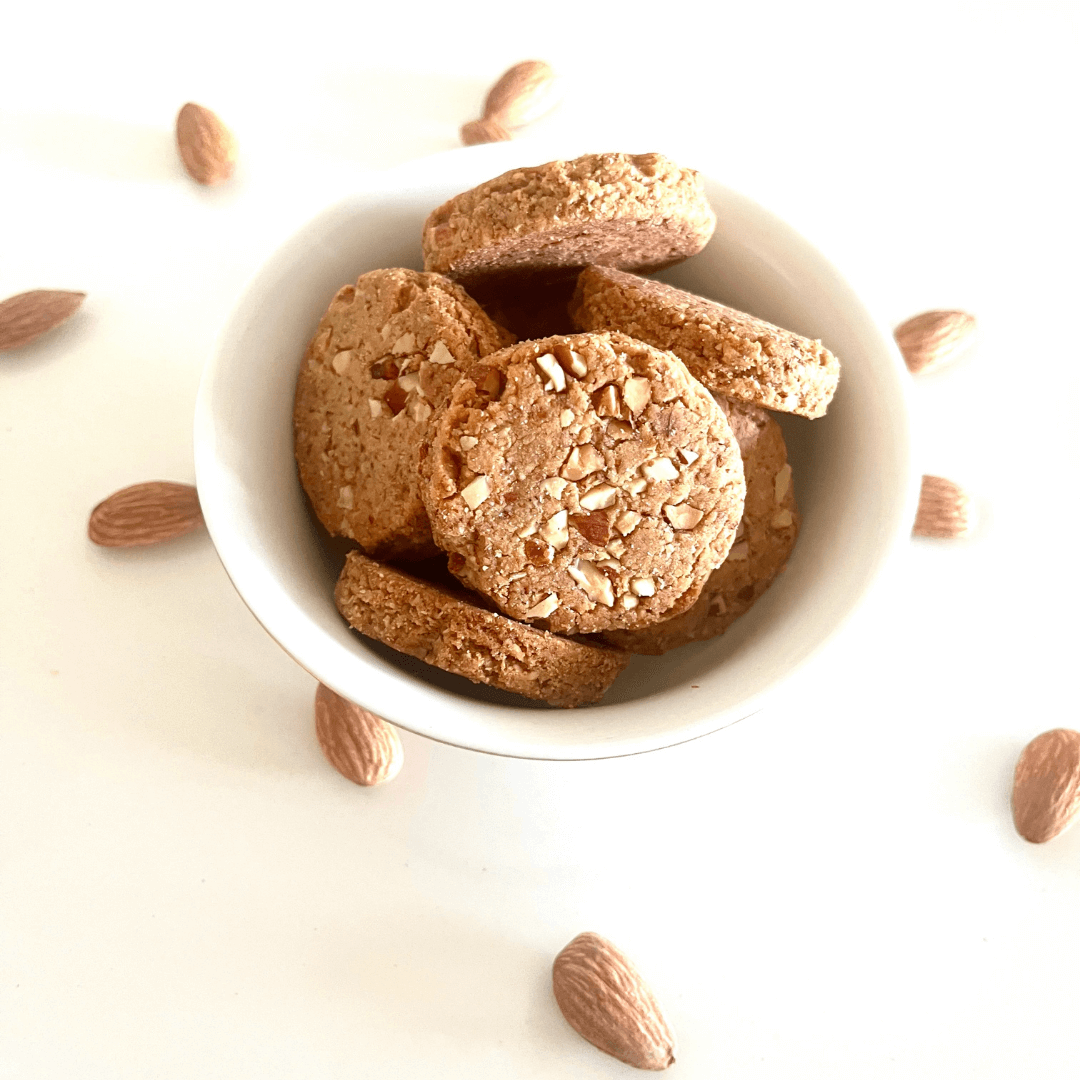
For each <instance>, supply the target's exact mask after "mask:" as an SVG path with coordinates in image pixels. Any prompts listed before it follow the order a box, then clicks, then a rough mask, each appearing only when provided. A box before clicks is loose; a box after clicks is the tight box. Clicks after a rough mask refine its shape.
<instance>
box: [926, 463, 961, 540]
mask: <svg viewBox="0 0 1080 1080" xmlns="http://www.w3.org/2000/svg"><path fill="white" fill-rule="evenodd" d="M912 532H913V533H914V534H915V535H916V536H931V537H934V538H936V539H938V540H956V539H958V538H960V537H963V536H967V535H968V533H969V532H971V500H970V499H969V498H968V495H967V492H965V491H964V489H963V488H961V487H960V485H959V484H954V483H953V482H952V481H951V480H946V479H944V478H943V477H941V476H924V477H923V478H922V488H921V489H920V491H919V509H918V511H917V512H916V514H915V526H914V528H913V529H912Z"/></svg>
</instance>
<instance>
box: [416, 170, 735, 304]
mask: <svg viewBox="0 0 1080 1080" xmlns="http://www.w3.org/2000/svg"><path fill="white" fill-rule="evenodd" d="M715 227H716V215H715V214H714V213H713V211H712V208H711V207H710V206H709V203H708V200H707V199H706V197H705V189H704V185H703V183H702V181H701V178H700V177H699V176H698V174H697V173H696V172H694V171H693V170H692V169H682V168H680V167H679V166H678V165H676V164H675V163H674V162H672V161H669V160H668V159H667V158H666V157H663V156H662V155H660V154H586V155H585V156H584V157H579V158H575V159H574V160H573V161H549V162H548V163H547V164H546V165H537V166H535V167H534V168H530V169H513V170H512V171H510V172H508V173H503V175H502V176H497V177H495V179H494V180H489V181H488V182H487V183H485V184H481V185H480V186H479V187H475V188H473V189H472V190H471V191H466V192H463V193H462V194H461V195H456V196H454V198H452V199H451V200H450V201H449V202H446V203H443V205H442V206H440V207H439V208H438V209H437V210H435V211H434V212H433V213H432V214H431V215H430V216H429V217H428V219H427V221H426V222H425V223H424V233H423V247H424V267H425V269H427V270H435V271H438V272H439V273H441V274H448V275H449V276H450V277H452V278H454V279H455V280H458V281H462V282H464V283H466V284H467V285H470V286H472V285H474V284H476V283H477V282H478V281H482V280H483V279H485V278H491V277H493V276H497V275H501V274H518V273H523V272H524V273H533V274H535V273H537V272H545V273H555V274H558V273H559V272H562V273H566V272H568V271H572V270H573V269H575V268H580V267H582V266H586V265H587V264H589V263H598V264H600V265H603V266H619V267H624V268H626V269H630V270H643V271H648V270H659V269H660V268H661V267H664V266H672V265H674V264H675V263H677V262H682V260H683V259H685V258H687V257H688V256H690V255H695V254H696V253H697V252H699V251H700V250H701V249H702V248H703V247H704V246H705V245H706V243H708V240H709V237H710V236H712V234H713V229H714V228H715Z"/></svg>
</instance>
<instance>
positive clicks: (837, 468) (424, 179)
mask: <svg viewBox="0 0 1080 1080" xmlns="http://www.w3.org/2000/svg"><path fill="white" fill-rule="evenodd" d="M558 156H566V157H570V156H574V155H573V154H566V153H562V154H560V152H559V151H558V150H556V151H555V152H554V153H548V154H547V155H545V154H544V152H543V149H538V148H537V147H536V146H535V145H530V144H528V143H500V144H494V145H489V146H483V147H472V148H469V149H462V150H455V151H451V152H448V153H445V154H440V155H438V156H436V157H433V158H427V159H425V160H422V161H416V162H413V163H410V164H409V165H408V166H405V167H401V168H398V169H395V170H393V171H390V172H387V173H385V174H383V175H382V176H380V177H378V178H376V179H375V180H373V181H372V182H370V183H369V184H368V185H367V188H366V190H364V191H362V192H359V193H357V194H356V195H353V196H351V197H349V198H347V199H345V200H343V201H342V202H339V203H338V204H337V205H335V206H332V207H331V208H330V209H328V210H326V211H325V212H324V213H322V214H320V215H319V216H318V217H317V218H315V219H314V220H313V221H311V222H310V223H309V224H307V225H305V226H304V227H303V228H302V229H301V230H300V231H299V232H298V233H297V234H296V235H295V236H294V237H293V238H292V239H291V240H289V241H288V242H287V243H286V244H284V245H283V246H282V247H281V248H280V249H279V250H278V251H276V252H275V253H274V254H273V255H272V256H271V257H270V259H269V260H268V261H267V263H266V265H265V266H264V267H263V268H262V270H261V271H260V272H259V273H258V274H256V276H255V277H254V278H253V280H252V281H251V282H250V283H249V285H248V286H247V288H246V289H245V291H244V294H243V296H242V297H241V298H240V301H239V303H238V304H237V306H236V309H235V311H234V312H233V314H232V317H231V318H230V320H229V322H228V324H227V326H226V327H225V329H224V330H223V332H222V334H221V337H220V339H219V341H218V343H217V346H216V349H215V351H214V354H213V356H212V357H211V359H210V361H209V363H208V365H207V367H206V371H205V373H204V375H203V379H202V385H201V387H200V390H199V397H198V403H197V406H196V414H195V471H196V476H197V482H198V488H199V497H200V499H201V500H202V508H203V513H204V514H205V516H206V523H207V526H208V528H209V530H210V535H211V537H212V538H213V541H214V544H215V546H216V547H217V551H218V554H219V555H220V557H221V561H222V563H223V564H224V566H225V569H226V571H227V572H228V574H229V577H230V578H231V579H232V581H233V584H234V585H235V586H236V589H237V591H238V592H239V593H240V595H241V597H242V598H243V599H244V601H245V602H246V603H247V605H248V607H249V608H250V609H251V611H252V612H253V613H254V615H255V617H256V618H257V619H258V620H259V622H261V623H262V625H263V626H264V627H265V628H266V630H267V631H268V632H269V633H270V634H271V635H272V636H273V637H274V638H275V639H276V640H277V641H278V642H279V643H280V644H281V646H282V647H283V648H284V649H285V650H286V651H287V652H288V653H289V654H290V655H291V656H292V657H293V658H295V660H296V661H297V662H298V663H299V664H301V665H302V666H303V667H304V668H306V669H307V670H308V671H309V672H310V673H311V674H312V675H314V676H315V677H316V678H317V679H319V680H320V681H321V682H323V683H325V684H326V685H327V686H329V687H331V688H332V689H334V690H336V691H337V692H338V693H340V694H342V695H343V696H344V697H346V698H348V699H350V700H352V701H356V702H358V703H360V704H362V705H364V706H365V707H367V708H369V709H371V710H372V711H373V712H376V713H378V714H379V715H381V716H384V717H386V718H387V719H388V720H390V721H392V722H393V723H395V724H398V725H400V726H401V727H403V728H406V729H408V730H410V731H414V732H417V733H418V734H421V735H426V736H429V737H431V738H434V739H438V740H441V741H443V742H447V743H452V744H455V745H457V746H462V747H469V748H472V749H475V750H482V751H487V752H490V753H495V754H506V755H512V756H518V757H533V758H553V759H579V758H597V757H610V756H614V755H619V754H631V753H639V752H641V751H645V750H652V749H656V748H658V747H663V746H669V745H672V744H674V743H678V742H682V741H685V740H687V739H693V738H696V737H698V736H700V735H704V734H706V733H708V732H711V731H714V730H716V729H718V728H721V727H724V726H725V725H727V724H730V723H733V722H734V721H736V720H740V719H742V718H744V717H746V716H748V715H750V714H751V713H753V712H755V711H756V710H757V709H759V708H760V707H761V704H762V701H763V699H764V697H765V695H766V694H767V693H768V692H769V691H770V690H772V689H774V688H775V687H776V686H777V685H778V684H779V683H780V682H781V681H782V680H784V679H785V677H786V676H788V675H790V674H791V673H792V672H793V671H794V670H795V669H796V668H798V667H799V666H800V665H802V664H803V663H804V662H805V661H806V660H807V659H808V658H809V657H811V656H812V654H814V653H815V652H816V651H818V650H819V649H820V648H821V647H822V645H823V644H824V643H825V642H826V640H827V639H828V638H829V637H830V636H831V635H832V634H833V633H834V632H835V631H836V629H837V628H838V627H839V626H840V624H841V623H842V622H843V621H844V620H845V619H847V618H848V617H849V616H850V615H851V614H852V612H853V611H854V610H855V609H856V607H857V606H858V605H859V603H860V601H861V600H862V599H863V598H864V596H865V594H866V592H867V590H868V588H869V587H870V585H871V584H872V582H873V581H874V579H875V578H876V577H877V576H878V575H879V573H880V572H881V570H882V568H883V566H884V565H885V563H886V562H887V560H888V558H889V556H890V554H891V552H892V550H893V549H894V548H895V546H896V545H897V544H898V543H900V542H902V541H904V540H905V539H906V538H907V537H908V536H909V535H910V530H911V523H912V520H913V517H914V509H915V504H916V497H917V477H916V476H915V475H914V473H913V470H912V466H911V462H910V432H909V417H908V406H907V389H906V380H907V372H906V371H905V370H904V368H903V364H902V361H901V360H900V357H899V355H898V354H897V352H896V349H895V347H894V345H893V343H892V340H891V338H890V337H889V335H888V334H886V333H884V332H883V331H882V330H881V329H880V328H879V326H877V325H876V324H875V322H874V320H873V319H872V318H871V317H870V315H869V314H868V313H867V311H866V310H865V308H864V307H863V305H862V304H861V303H860V301H859V298H858V297H857V296H856V295H855V294H854V293H853V292H852V290H851V288H850V287H849V286H848V284H847V283H846V282H845V281H844V279H843V278H842V277H841V276H840V274H839V273H837V271H836V270H835V269H834V268H833V267H832V266H831V265H830V264H829V263H828V262H827V261H826V260H825V258H824V257H823V256H822V255H820V254H819V253H818V252H817V251H816V250H815V249H814V248H813V247H812V246H811V245H810V244H809V243H807V241H805V240H804V239H803V238H802V237H801V236H799V235H798V234H797V233H796V232H795V231H794V230H793V229H791V228H790V227H789V226H788V225H786V224H784V222H782V221H780V220H779V219H778V218H776V217H775V216H773V215H772V214H770V213H769V212H768V211H766V210H764V209H762V208H761V207H760V206H758V205H756V204H755V203H753V202H751V201H750V200H749V199H747V198H745V197H744V196H742V195H739V194H737V193H736V192H734V191H731V190H729V189H727V188H725V187H723V186H722V185H721V184H719V183H717V182H715V181H712V180H709V181H708V182H707V184H708V193H709V198H710V200H711V201H712V204H713V206H714V207H715V209H716V212H717V216H718V218H719V222H720V224H719V227H718V228H717V230H716V235H715V236H714V237H713V239H712V241H711V242H710V243H709V245H708V247H707V248H706V249H705V251H704V252H702V253H701V254H700V255H698V256H696V257H695V258H693V259H690V260H688V261H687V262H685V263H683V264H681V265H680V266H677V267H675V268H673V269H671V270H669V271H667V272H665V273H664V274H663V275H661V276H662V277H663V278H664V279H666V280H668V281H671V282H672V283H674V284H677V285H680V286H683V287H685V288H688V289H690V290H692V291H694V292H697V293H701V294H704V295H706V296H711V297H714V298H716V299H719V300H722V301H724V302H725V303H728V304H730V305H731V306H733V307H736V308H739V309H742V310H745V311H749V312H752V313H753V314H755V315H759V316H761V317H763V318H766V319H769V320H770V321H772V322H775V323H778V324H779V325H781V326H784V327H787V328H789V329H791V330H796V331H799V332H800V333H803V334H806V335H808V336H810V337H815V338H821V339H822V340H823V341H824V342H825V344H826V345H827V346H828V347H829V348H830V349H832V350H833V351H834V352H835V353H836V354H837V355H838V356H839V357H840V358H841V364H842V370H841V379H840V389H839V392H838V393H837V395H836V398H835V400H834V401H833V403H832V405H831V406H830V408H829V413H828V416H827V417H825V418H823V419H821V420H815V421H807V420H802V419H800V418H795V417H781V418H780V419H781V423H782V424H783V428H784V433H785V437H786V438H787V441H788V449H789V454H790V459H791V463H792V469H793V474H794V485H795V495H796V498H797V500H798V504H799V508H800V510H801V512H802V515H803V526H802V532H801V534H800V536H799V540H798V543H797V545H796V547H795V551H794V554H793V556H792V558H791V560H790V562H789V564H788V567H787V571H786V572H785V573H784V574H783V575H781V577H780V578H779V579H778V580H777V581H776V583H775V584H774V585H773V586H772V588H770V589H769V591H768V592H767V593H766V594H765V596H764V597H763V598H762V599H761V600H760V601H759V602H758V604H757V605H756V606H755V607H754V608H753V610H752V611H751V612H749V613H748V614H747V615H746V616H744V617H743V618H742V619H740V620H738V622H736V623H735V625H734V626H733V627H732V628H731V629H730V630H729V631H728V632H727V633H726V634H724V635H723V636H722V637H720V638H717V639H715V640H713V641H709V642H703V643H700V644H696V645H691V646H687V647H684V648H681V649H677V650H675V651H674V652H671V653H668V654H667V655H666V656H663V657H640V658H635V659H634V660H632V661H631V663H630V666H629V667H628V668H627V670H626V671H625V672H624V673H623V674H622V675H621V676H620V677H619V679H618V680H617V681H616V683H615V684H614V686H613V687H612V688H611V690H609V691H608V694H607V696H606V697H605V699H604V701H603V703H602V704H600V705H598V706H594V707H591V708H584V709H572V710H555V709H546V708H542V707H529V705H528V704H527V703H524V702H523V699H520V698H516V697H514V696H512V695H509V694H503V693H501V692H499V691H494V690H491V689H488V688H483V687H475V686H473V684H472V683H469V682H467V681H466V680H464V679H461V678H458V677H456V676H450V675H446V674H444V673H443V672H440V671H437V670H436V669H434V668H430V667H428V666H427V665H425V664H422V663H420V662H419V661H416V660H413V659H411V658H409V657H403V656H401V655H400V654H398V653H394V652H393V651H391V650H389V649H387V648H385V647H383V646H381V645H378V644H376V643H373V642H371V641H369V640H368V639H366V638H362V637H360V636H359V635H358V634H356V633H355V632H354V631H352V630H350V629H349V628H348V626H347V625H346V624H345V622H344V621H343V620H342V618H341V617H340V616H339V615H338V613H337V610H336V609H335V607H334V601H333V589H334V582H335V580H336V577H337V573H338V570H339V569H340V566H341V564H342V561H343V555H342V549H341V548H340V547H337V546H336V545H335V544H333V543H327V542H325V540H324V539H322V538H320V532H319V530H318V529H317V528H316V526H315V524H314V522H313V520H312V519H311V517H310V516H309V513H308V510H307V507H306V504H305V500H304V495H303V492H302V490H301V488H300V483H299V480H298V477H297V471H296V465H295V462H294V460H293V451H292V403H293V389H294V384H295V381H296V373H297V370H298V368H299V364H300V359H301V356H302V354H303V352H304V348H305V346H306V344H307V342H308V340H309V339H310V337H311V336H312V334H313V332H314V329H315V326H316V324H317V322H318V320H319V317H320V316H321V314H322V312H323V311H324V309H325V308H326V306H327V304H328V303H329V301H330V298H331V297H332V296H333V295H334V293H335V291H336V290H337V289H338V288H339V286H341V285H343V284H345V283H347V282H350V281H354V280H355V279H356V277H357V276H358V275H359V274H361V273H363V272H364V271H367V270H372V269H376V268H378V267H387V266H410V267H416V268H418V269H419V268H420V267H421V255H420V228H421V224H422V222H423V221H424V218H425V217H426V216H427V214H428V213H429V212H430V211H431V210H432V209H433V208H434V207H435V206H437V205H439V204H440V203H441V202H443V201H444V200H445V199H447V198H449V197H450V196H451V195H454V194H455V193H457V192H459V191H462V190H465V189H466V188H469V187H472V186H474V185H475V184H478V183H480V182H482V181H484V180H487V179H489V178H490V177H492V176H496V175H498V174H499V173H501V172H504V171H505V170H507V169H510V168H514V167H516V166H519V165H533V164H539V163H541V162H543V161H547V160H551V159H552V158H554V157H558ZM688 163H689V164H692V162H688Z"/></svg>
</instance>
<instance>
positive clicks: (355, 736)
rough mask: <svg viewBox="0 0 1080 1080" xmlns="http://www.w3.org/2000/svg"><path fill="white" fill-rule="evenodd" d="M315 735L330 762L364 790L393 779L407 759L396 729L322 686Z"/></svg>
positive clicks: (318, 701) (316, 701)
mask: <svg viewBox="0 0 1080 1080" xmlns="http://www.w3.org/2000/svg"><path fill="white" fill-rule="evenodd" d="M315 736H316V738H317V739H318V740H319V746H320V747H322V752H323V753H324V754H325V755H326V760H327V761H329V762H330V764H331V765H333V766H334V768H335V769H337V771H338V772H339V773H341V775H342V776H344V777H345V779H346V780H351V781H352V782H353V783H354V784H362V785H363V786H364V787H373V786H374V785H375V784H383V783H385V782H386V781H387V780H393V779H394V777H395V776H397V774H398V773H399V772H400V771H401V765H402V762H403V761H404V759H405V751H404V749H403V748H402V745H401V739H400V738H398V733H397V730H396V729H395V728H393V727H391V726H390V725H389V724H388V723H387V722H386V721H385V720H383V719H382V718H381V717H379V716H376V715H375V714H374V713H372V712H368V711H367V709H361V708H360V706H359V705H354V704H353V703H352V702H351V701H346V700H345V699H344V698H343V697H341V696H340V695H339V694H335V693H334V691H333V690H331V689H330V688H329V687H328V686H323V684H322V683H319V688H318V690H316V691H315Z"/></svg>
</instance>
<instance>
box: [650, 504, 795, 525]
mask: <svg viewBox="0 0 1080 1080" xmlns="http://www.w3.org/2000/svg"><path fill="white" fill-rule="evenodd" d="M784 512H785V513H787V511H784ZM664 516H665V517H666V518H667V519H668V521H670V522H671V527H672V528H673V529H692V528H694V526H695V525H697V523H698V522H699V521H700V520H701V519H702V518H703V517H704V516H705V511H704V510H699V509H698V508H697V507H696V506H690V505H689V504H688V503H679V504H678V505H676V506H671V505H668V506H665V507H664ZM789 516H790V515H789Z"/></svg>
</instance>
